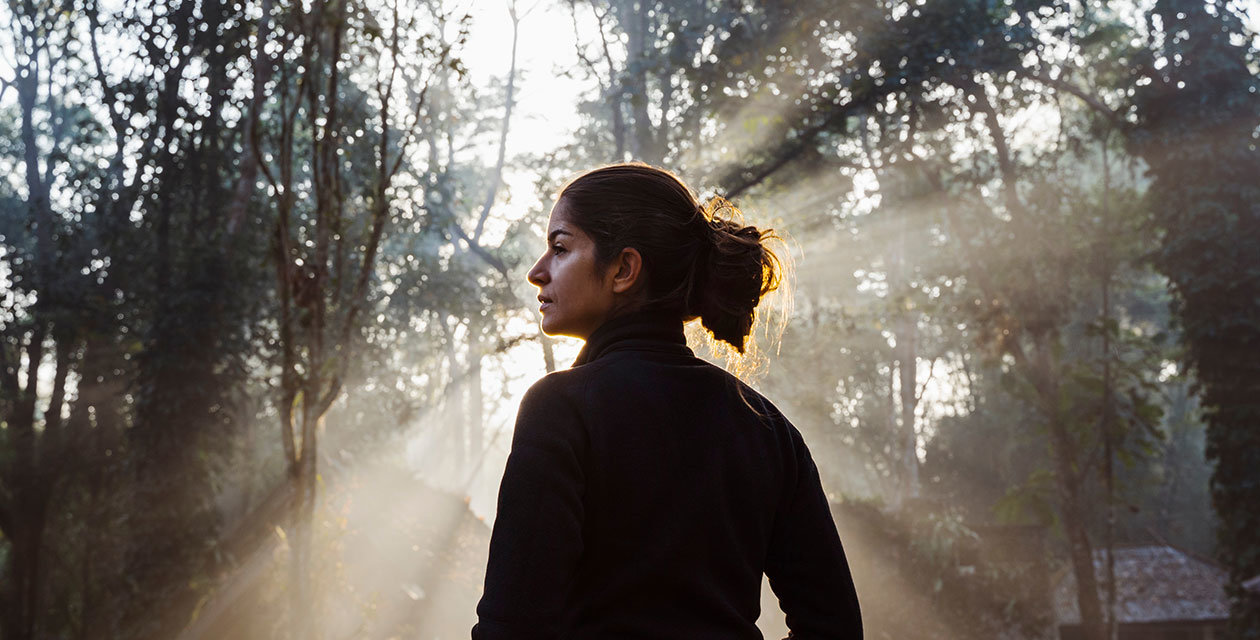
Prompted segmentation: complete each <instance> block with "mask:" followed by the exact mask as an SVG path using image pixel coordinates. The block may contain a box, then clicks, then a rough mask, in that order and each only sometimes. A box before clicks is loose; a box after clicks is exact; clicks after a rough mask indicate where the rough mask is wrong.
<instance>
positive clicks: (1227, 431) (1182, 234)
mask: <svg viewBox="0 0 1260 640" xmlns="http://www.w3.org/2000/svg"><path fill="white" fill-rule="evenodd" d="M1147 20H1148V29H1149V38H1150V41H1149V46H1150V47H1151V50H1152V54H1153V56H1154V60H1153V61H1152V64H1151V65H1150V67H1148V68H1145V69H1143V72H1144V73H1143V79H1144V80H1145V84H1144V85H1143V86H1141V87H1139V91H1138V93H1137V95H1136V96H1135V102H1136V105H1137V112H1138V115H1139V122H1138V131H1137V132H1135V134H1134V136H1133V146H1134V149H1135V151H1136V152H1137V153H1138V154H1140V155H1141V157H1142V159H1143V160H1145V161H1146V163H1147V165H1148V167H1149V168H1148V172H1149V174H1150V176H1151V178H1152V182H1151V188H1150V191H1149V194H1148V198H1149V203H1150V205H1149V206H1150V207H1151V210H1152V212H1153V213H1154V215H1155V218H1156V221H1157V223H1158V224H1159V226H1160V227H1161V228H1162V229H1163V230H1164V233H1163V238H1162V241H1161V243H1160V246H1159V248H1158V249H1157V250H1156V251H1155V252H1154V255H1153V259H1154V262H1155V264H1156V266H1157V267H1158V268H1159V270H1160V271H1161V272H1163V273H1164V274H1166V275H1167V276H1168V279H1169V281H1170V284H1171V288H1172V291H1173V293H1174V308H1175V312H1176V317H1177V318H1178V320H1179V325H1180V330H1181V337H1182V340H1183V341H1184V344H1185V346H1186V350H1185V362H1186V364H1187V365H1188V368H1189V369H1190V370H1191V371H1193V372H1194V374H1195V378H1196V381H1197V384H1198V389H1199V392H1200V394H1201V399H1202V407H1203V410H1204V417H1205V419H1206V421H1207V424H1208V434H1207V454H1208V457H1209V458H1210V459H1212V460H1213V461H1214V462H1215V463H1216V469H1215V471H1214V472H1213V475H1212V500H1213V504H1214V505H1215V507H1216V511H1217V513H1218V514H1219V515H1220V523H1221V528H1220V547H1219V553H1220V557H1221V559H1222V560H1223V561H1224V564H1225V565H1226V566H1227V567H1228V568H1229V578H1230V584H1229V589H1228V592H1229V594H1230V597H1231V601H1232V607H1231V631H1230V633H1231V634H1232V637H1234V638H1249V639H1254V638H1260V596H1257V595H1256V594H1255V593H1249V592H1247V591H1245V590H1244V589H1242V587H1241V584H1242V582H1243V581H1244V580H1247V579H1250V578H1251V577H1253V576H1255V575H1257V574H1260V538H1258V537H1257V536H1256V531H1257V530H1260V509H1257V508H1256V505H1257V504H1260V465H1258V464H1257V459H1256V452H1257V451H1260V440H1258V439H1257V438H1260V435H1257V434H1258V432H1257V430H1256V426H1255V425H1256V422H1257V420H1258V419H1260V404H1258V403H1260V400H1257V395H1256V388H1257V385H1258V384H1260V364H1258V363H1257V362H1256V359H1255V358H1254V357H1253V355H1252V354H1254V353H1255V352H1256V348H1257V346H1258V345H1260V263H1258V262H1257V260H1256V256H1257V255H1260V183H1258V182H1257V180H1256V176H1258V175H1260V149H1258V145H1257V131H1258V129H1260V93H1258V92H1260V81H1257V73H1256V68H1257V67H1256V64H1257V60H1256V52H1255V50H1254V49H1253V48H1251V47H1250V46H1249V45H1250V43H1251V42H1253V40H1252V38H1253V37H1254V34H1251V33H1248V31H1247V29H1246V28H1245V26H1244V25H1243V23H1242V21H1241V19H1240V17H1239V16H1238V15H1236V14H1235V13H1234V9H1233V8H1231V7H1230V6H1227V5H1216V4H1205V3H1199V2H1188V1H1181V0H1161V1H1160V2H1157V3H1156V4H1155V6H1154V8H1153V9H1152V11H1151V13H1150V14H1149V15H1148V17H1147Z"/></svg>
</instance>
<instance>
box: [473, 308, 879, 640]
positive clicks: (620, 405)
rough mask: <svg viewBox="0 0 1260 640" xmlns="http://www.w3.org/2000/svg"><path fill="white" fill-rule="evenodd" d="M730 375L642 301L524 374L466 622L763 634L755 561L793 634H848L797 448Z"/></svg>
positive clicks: (595, 633) (767, 408) (590, 634)
mask: <svg viewBox="0 0 1260 640" xmlns="http://www.w3.org/2000/svg"><path fill="white" fill-rule="evenodd" d="M741 385H742V383H739V382H738V381H737V380H735V379H734V378H733V377H732V376H731V375H730V374H728V373H727V372H725V371H723V370H722V369H720V368H717V367H714V366H712V365H710V364H708V363H706V362H704V361H703V360H700V359H698V358H696V357H694V356H693V355H692V353H691V351H690V350H689V349H688V348H687V347H686V344H685V340H684V339H683V334H682V323H681V321H680V320H678V319H677V318H671V317H669V316H667V315H661V314H653V313H637V314H630V315H626V316H622V317H619V318H616V319H614V320H612V321H610V322H609V323H607V324H605V325H604V326H602V327H601V328H600V329H599V330H598V331H597V332H595V334H593V335H592V336H591V337H590V338H589V340H588V342H587V346H586V348H585V349H584V350H583V354H582V355H581V356H580V357H579V360H578V363H577V366H575V367H574V368H573V369H570V370H568V371H564V372H559V373H556V374H552V375H549V376H547V377H546V378H544V379H543V380H541V381H540V382H539V383H538V384H536V385H535V386H534V387H533V388H532V389H531V390H530V393H529V394H528V396H527V398H526V400H525V402H523V403H522V407H521V411H520V415H519V417H518V421H517V427H516V429H517V431H516V437H515V440H514V442H513V452H512V457H511V458H510V459H509V462H508V468H507V472H506V474H505V477H504V481H503V491H502V494H501V496H500V503H499V515H498V521H497V522H496V524H495V533H494V538H493V540H492V542H491V563H490V567H489V570H488V572H487V577H486V593H485V597H484V598H483V600H482V603H481V605H480V606H479V607H478V614H479V616H480V620H481V622H480V623H479V625H478V627H477V628H476V629H475V630H474V637H475V638H487V639H488V638H497V637H512V638H520V637H547V638H551V637H559V638H760V637H761V633H760V632H759V631H758V629H757V627H756V624H755V623H756V620H757V617H758V615H759V607H760V602H759V596H760V587H761V576H762V573H763V572H765V573H767V574H768V575H770V577H771V580H772V586H773V587H774V588H775V590H776V593H778V594H779V596H780V598H781V600H782V601H783V604H784V608H785V610H786V611H787V613H788V624H789V626H790V627H791V628H792V629H793V631H794V633H795V634H796V635H797V636H798V637H831V638H835V637H859V636H856V635H851V634H850V635H839V631H838V630H839V629H853V628H855V626H856V627H857V628H860V622H859V621H858V612H857V601H856V596H855V595H854V593H853V587H852V583H851V581H850V580H849V576H848V569H847V565H845V561H844V556H843V552H842V551H841V548H840V542H839V539H838V537H837V536H836V533H835V526H834V523H832V521H831V519H830V513H829V511H828V510H827V505H826V501H825V499H824V498H823V497H822V492H821V488H820V487H819V485H818V477H817V473H816V471H815V470H814V467H813V463H812V461H811V460H810V458H809V454H808V451H807V450H806V449H805V447H804V444H803V443H802V441H801V439H800V435H799V433H798V432H797V431H796V430H795V428H793V427H792V426H791V425H790V424H789V423H788V422H787V421H786V420H785V419H784V418H783V417H782V415H781V414H780V413H779V412H778V411H777V409H775V408H774V407H773V406H772V405H770V404H769V403H768V402H766V401H765V400H764V399H763V398H761V397H760V396H759V395H757V394H756V393H755V392H753V391H751V390H750V389H748V388H747V387H742V393H741ZM810 630H814V631H817V632H818V635H816V636H815V635H811V633H810Z"/></svg>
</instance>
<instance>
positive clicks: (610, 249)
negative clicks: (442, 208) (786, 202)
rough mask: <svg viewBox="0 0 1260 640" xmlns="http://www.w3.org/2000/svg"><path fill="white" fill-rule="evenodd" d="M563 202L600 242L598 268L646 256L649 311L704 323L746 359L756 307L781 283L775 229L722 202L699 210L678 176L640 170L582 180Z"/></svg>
mask: <svg viewBox="0 0 1260 640" xmlns="http://www.w3.org/2000/svg"><path fill="white" fill-rule="evenodd" d="M560 199H561V200H563V201H564V202H565V204H566V207H567V213H568V215H569V218H570V219H571V220H572V221H573V223H574V224H575V225H577V226H578V227H579V228H581V229H582V231H584V232H585V233H586V234H587V235H589V236H590V237H591V238H592V239H593V240H594V241H595V259H596V263H597V264H598V265H599V266H600V267H605V266H607V265H608V263H609V261H611V260H612V259H613V257H614V256H616V255H617V254H618V253H620V252H621V250H622V249H624V248H627V247H632V248H634V249H637V250H638V251H639V253H640V254H641V255H642V256H643V272H644V273H645V274H646V276H647V299H646V300H645V301H644V307H645V308H650V309H661V310H668V311H673V312H677V313H678V314H679V316H680V317H681V318H683V319H691V318H696V317H699V318H700V322H701V324H703V325H704V327H705V328H706V329H708V330H709V331H710V332H711V333H712V334H713V337H714V338H717V339H719V340H722V341H724V342H726V343H728V344H730V345H731V346H732V347H734V348H735V350H736V351H738V352H740V353H743V352H744V348H745V339H746V338H747V337H748V335H749V333H751V332H752V326H753V320H754V318H755V316H754V310H755V309H756V307H757V304H758V303H760V302H761V298H762V297H763V296H764V295H766V294H767V293H769V292H771V291H773V290H775V289H777V288H778V287H779V284H780V283H781V282H782V279H783V267H782V262H781V261H780V259H779V257H778V256H777V255H776V254H775V252H774V251H773V250H772V249H771V248H770V247H769V246H767V241H768V240H770V239H777V238H778V236H777V235H775V233H774V231H773V230H770V229H764V230H763V229H758V228H756V227H753V226H747V225H744V224H743V216H742V214H740V212H739V210H738V209H736V208H735V205H733V204H731V203H730V202H728V201H726V200H725V199H724V198H721V197H714V198H711V199H709V200H708V201H707V202H706V203H704V204H703V205H702V204H701V203H699V202H698V201H697V200H696V197H695V196H694V195H692V193H691V190H690V189H688V188H687V185H685V184H683V182H682V181H681V180H679V179H678V178H677V177H676V176H675V175H674V174H672V173H670V172H668V171H665V170H663V169H658V168H656V167H653V166H650V165H646V164H641V163H626V164H615V165H611V166H607V167H601V168H599V169H595V170H593V171H590V172H587V173H585V174H582V175H581V176H579V177H577V178H576V179H574V180H573V181H572V182H570V183H569V184H568V185H567V186H565V187H564V189H562V190H561V191H560Z"/></svg>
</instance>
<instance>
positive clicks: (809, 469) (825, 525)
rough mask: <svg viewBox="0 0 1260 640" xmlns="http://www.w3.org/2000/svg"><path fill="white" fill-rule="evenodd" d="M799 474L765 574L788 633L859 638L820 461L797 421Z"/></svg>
mask: <svg viewBox="0 0 1260 640" xmlns="http://www.w3.org/2000/svg"><path fill="white" fill-rule="evenodd" d="M788 429H789V431H790V432H791V436H792V437H791V442H792V444H793V445H794V448H795V458H796V467H797V472H798V473H797V478H796V483H795V486H794V487H793V488H792V489H791V490H790V492H789V494H788V497H787V499H786V502H785V504H784V505H783V508H782V511H780V513H779V515H778V517H777V518H776V520H775V525H774V532H773V533H772V535H771V540H770V551H769V554H768V556H767V559H766V576H767V577H768V578H769V579H770V588H771V589H773V590H774V593H775V595H776V596H778V598H779V606H780V608H782V609H783V612H784V614H786V619H787V626H788V629H790V630H791V633H790V635H789V636H788V637H789V638H793V639H799V640H814V639H820V640H821V639H823V638H826V639H827V640H861V638H862V615H861V612H860V611H859V609H858V600H857V591H856V589H855V588H854V586H853V578H852V576H851V575H850V574H849V563H848V561H847V560H846V559H845V556H844V548H843V547H841V545H840V536H839V534H837V533H836V523H835V520H833V519H832V517H831V508H830V507H829V506H828V505H827V496H826V494H824V493H823V489H822V482H821V480H820V479H819V477H818V467H817V466H816V465H815V464H814V459H813V457H812V456H811V455H810V453H809V449H808V448H807V447H806V446H805V442H804V440H802V439H801V437H800V433H799V432H797V431H796V429H795V427H792V426H790V425H789V426H788Z"/></svg>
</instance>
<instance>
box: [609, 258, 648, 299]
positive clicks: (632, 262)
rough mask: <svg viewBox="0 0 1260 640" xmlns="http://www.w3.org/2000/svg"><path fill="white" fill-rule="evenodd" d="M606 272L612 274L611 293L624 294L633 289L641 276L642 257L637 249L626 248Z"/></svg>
mask: <svg viewBox="0 0 1260 640" xmlns="http://www.w3.org/2000/svg"><path fill="white" fill-rule="evenodd" d="M608 270H609V272H611V273H612V290H613V293H625V292H627V291H629V290H631V289H633V288H634V286H635V284H636V283H637V282H638V281H639V280H640V276H641V275H642V274H643V256H642V255H641V254H640V253H639V250H638V249H635V248H633V247H626V248H625V249H622V250H621V253H619V254H617V257H616V258H613V262H612V264H611V265H610V266H609V268H608Z"/></svg>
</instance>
